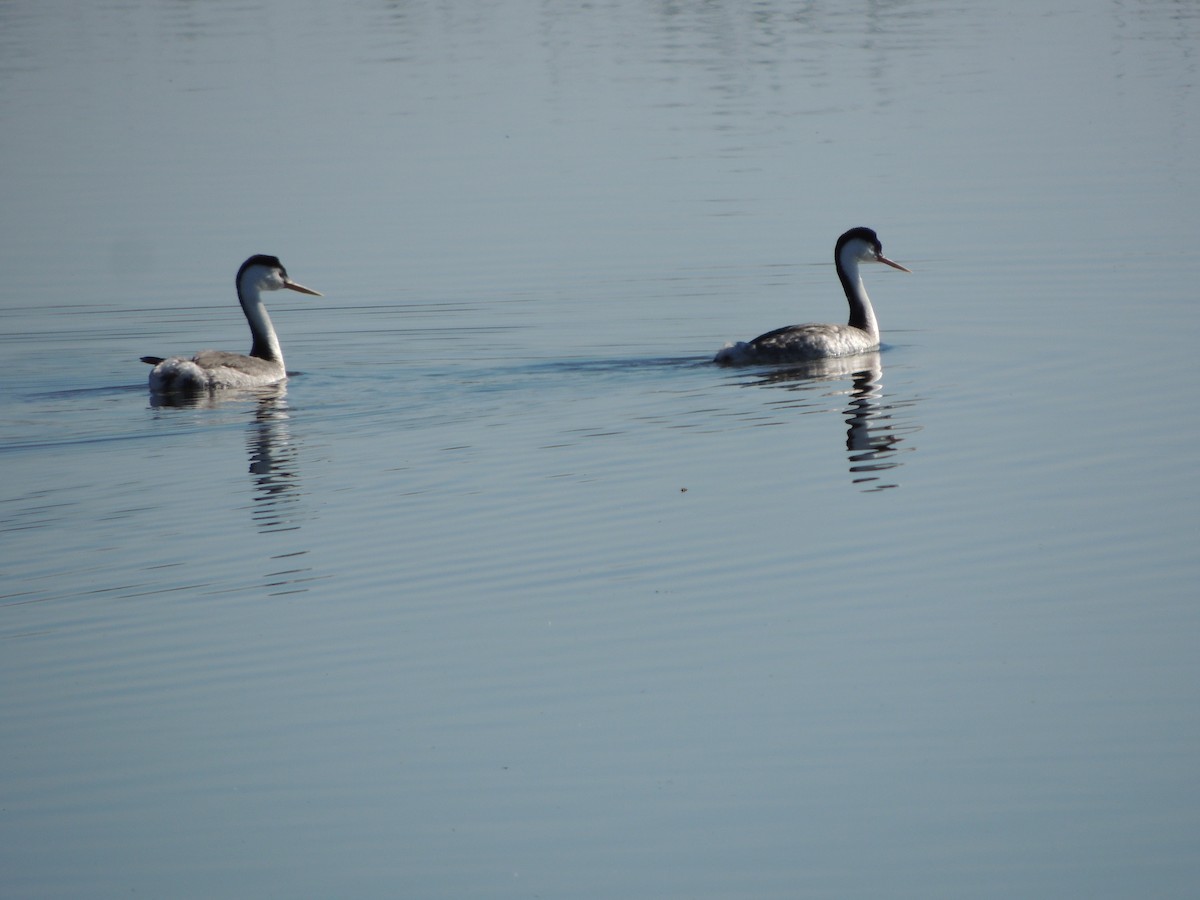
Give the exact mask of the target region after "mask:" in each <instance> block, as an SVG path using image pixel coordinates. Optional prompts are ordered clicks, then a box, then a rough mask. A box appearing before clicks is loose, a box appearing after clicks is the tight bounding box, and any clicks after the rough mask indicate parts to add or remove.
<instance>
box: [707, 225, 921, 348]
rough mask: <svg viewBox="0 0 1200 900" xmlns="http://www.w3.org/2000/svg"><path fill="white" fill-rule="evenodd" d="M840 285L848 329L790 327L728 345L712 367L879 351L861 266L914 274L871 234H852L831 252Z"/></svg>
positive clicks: (876, 327) (865, 231)
mask: <svg viewBox="0 0 1200 900" xmlns="http://www.w3.org/2000/svg"><path fill="white" fill-rule="evenodd" d="M833 259H834V262H836V263H837V274H838V280H839V281H840V282H841V283H842V290H844V291H845V292H846V302H847V303H849V304H850V322H849V324H847V325H788V326H787V327H786V328H777V329H775V330H774V331H768V332H767V333H766V334H761V335H759V336H758V337H756V338H755V339H754V340H752V341H750V342H749V343H746V342H745V341H738V342H737V343H736V344H726V345H725V346H724V347H722V348H721V349H720V350H718V351H717V355H716V356H715V357H713V362H715V363H720V364H721V365H727V366H739V365H752V364H755V363H787V362H804V361H805V360H810V359H825V358H827V357H835V356H854V355H856V354H858V353H869V352H870V351H872V350H878V349H879V324H878V323H877V322H876V321H875V310H873V309H872V308H871V299H870V298H869V297H868V296H867V289H866V288H865V287H863V283H862V278H861V277H860V276H859V274H858V264H859V263H860V262H879V263H883V264H884V265H887V266H891V267H892V268H893V269H899V270H900V271H901V272H910V270H909V269H906V268H904V266H902V265H900V263H897V262H892V261H891V260H890V259H888V258H887V257H886V256H884V255H883V245H882V244H880V243H879V237H878V235H876V234H875V232H874V231H872V230H871V229H870V228H851V229H850V230H849V231H847V232H846V233H845V234H843V235H842V236H841V237H840V238H838V239H837V245H836V246H835V247H834V248H833Z"/></svg>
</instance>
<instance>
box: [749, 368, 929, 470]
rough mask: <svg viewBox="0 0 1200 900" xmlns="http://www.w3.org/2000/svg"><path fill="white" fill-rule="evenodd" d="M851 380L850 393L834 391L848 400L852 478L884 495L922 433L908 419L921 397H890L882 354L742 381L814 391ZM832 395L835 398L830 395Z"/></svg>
mask: <svg viewBox="0 0 1200 900" xmlns="http://www.w3.org/2000/svg"><path fill="white" fill-rule="evenodd" d="M847 380H848V381H849V382H850V387H849V389H848V390H839V391H836V392H833V393H835V394H838V395H844V396H845V397H847V398H848V399H847V403H846V406H845V407H844V408H843V409H842V410H841V413H842V415H843V416H844V417H845V419H846V426H847V427H846V453H847V462H848V468H849V471H850V477H851V480H852V482H853V483H854V484H857V485H860V486H861V487H862V490H864V491H883V490H887V489H889V488H895V487H899V484H898V483H896V482H895V481H893V480H891V479H890V478H885V475H884V473H886V472H888V471H889V470H891V469H895V468H898V467H899V466H900V465H901V464H902V461H901V459H900V456H899V455H900V453H902V452H910V451H912V450H915V449H916V447H914V446H911V445H910V444H908V441H909V437H910V436H911V435H913V434H915V433H917V432H918V431H920V430H921V426H920V425H919V424H917V423H915V422H911V421H905V420H906V419H908V418H909V414H908V413H907V410H910V409H911V408H912V407H913V406H915V404H916V402H917V400H916V398H908V399H891V400H888V399H886V397H885V394H884V390H883V361H882V359H881V358H880V354H879V353H867V354H863V355H861V356H852V357H845V358H842V359H820V360H812V361H810V362H807V363H803V364H800V365H789V366H780V367H775V368H772V369H769V370H766V371H764V370H762V369H761V368H756V369H755V370H754V371H753V372H751V373H749V377H747V378H743V379H739V380H738V382H737V384H738V385H739V386H740V387H770V388H782V389H784V390H787V391H795V392H804V393H806V394H807V393H811V392H813V391H816V390H819V389H820V388H822V387H826V386H828V385H829V383H830V382H844V381H847ZM825 396H830V394H828V393H827V394H825ZM776 405H777V406H780V407H788V406H801V407H806V408H807V407H808V406H809V404H808V403H807V402H804V401H795V402H793V401H786V402H784V403H780V404H776Z"/></svg>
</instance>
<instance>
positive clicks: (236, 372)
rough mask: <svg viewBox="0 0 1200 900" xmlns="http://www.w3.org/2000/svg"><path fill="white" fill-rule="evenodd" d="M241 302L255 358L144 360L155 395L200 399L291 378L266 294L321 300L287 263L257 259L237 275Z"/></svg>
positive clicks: (218, 355)
mask: <svg viewBox="0 0 1200 900" xmlns="http://www.w3.org/2000/svg"><path fill="white" fill-rule="evenodd" d="M236 284H237V293H238V302H239V303H241V305H242V312H243V313H245V314H246V322H247V323H248V324H249V325H250V334H251V336H252V337H253V343H252V344H251V346H250V354H249V355H248V356H247V355H244V354H241V353H232V352H230V351H228V350H201V351H200V352H199V353H197V354H196V355H195V356H193V357H191V358H190V359H188V358H185V357H182V356H172V357H170V358H168V359H163V358H162V357H160V356H143V357H142V362H144V363H149V364H150V365H152V366H154V369H153V370H152V371H151V372H150V390H152V391H155V392H156V393H198V392H202V391H208V390H214V389H217V388H253V387H261V386H262V385H267V384H274V383H275V382H277V381H283V380H284V379H285V378H287V369H286V368H284V365H283V351H282V350H281V349H280V347H279V338H278V336H277V335H276V334H275V327H274V326H273V325H272V324H271V317H270V316H269V315H267V307H266V306H265V305H264V304H263V301H262V294H263V292H264V291H278V290H281V289H284V288H286V289H287V290H289V291H297V292H299V293H301V294H311V295H313V296H314V297H320V296H321V294H320V293H319V292H318V291H314V290H313V289H312V288H306V287H305V286H304V285H302V284H297V283H296V282H294V281H292V280H291V279H290V278H289V277H288V273H287V270H286V269H285V268H284V267H283V263H281V262H280V261H279V259H278V258H277V257H274V256H263V255H261V254H260V255H257V256H252V257H250V258H249V259H248V260H246V261H245V262H244V263H242V267H241V268H240V269H238V273H237V280H236Z"/></svg>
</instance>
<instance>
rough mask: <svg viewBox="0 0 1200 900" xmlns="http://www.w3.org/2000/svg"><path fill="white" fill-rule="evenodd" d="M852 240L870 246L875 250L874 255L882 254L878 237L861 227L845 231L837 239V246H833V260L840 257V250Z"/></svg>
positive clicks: (881, 246)
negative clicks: (863, 242) (864, 242)
mask: <svg viewBox="0 0 1200 900" xmlns="http://www.w3.org/2000/svg"><path fill="white" fill-rule="evenodd" d="M853 240H859V241H866V242H867V243H868V244H870V245H871V246H872V247H874V248H875V252H876V253H882V252H883V244H881V243H879V235H877V234H876V233H875V232H874V231H873V230H872V229H870V228H864V227H862V226H859V227H858V228H851V229H850V230H849V231H847V232H846V233H845V234H843V235H842V236H841V237H840V238H838V239H837V246H835V247H834V248H833V255H834V258H835V259H836V258H838V257H839V256H841V254H842V248H843V247H845V246H846V244H848V243H850V241H853Z"/></svg>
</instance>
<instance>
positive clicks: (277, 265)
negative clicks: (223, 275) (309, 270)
mask: <svg viewBox="0 0 1200 900" xmlns="http://www.w3.org/2000/svg"><path fill="white" fill-rule="evenodd" d="M253 266H266V267H267V268H269V269H278V270H279V271H280V272H282V273H283V277H284V278H287V270H286V269H285V268H284V267H283V263H281V262H280V261H279V257H278V256H266V255H265V254H262V253H256V254H255V255H254V256H252V257H250V258H249V259H248V260H246V261H245V262H244V263H242V267H241V268H240V269H238V273H237V278H236V279H234V280H235V282H236V283H237V284H241V282H242V276H243V275H245V274H246V270H247V269H249V268H251V267H253Z"/></svg>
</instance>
